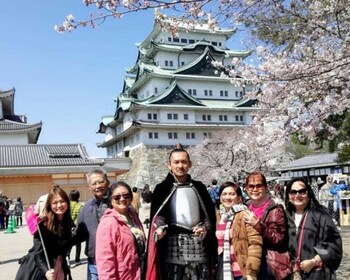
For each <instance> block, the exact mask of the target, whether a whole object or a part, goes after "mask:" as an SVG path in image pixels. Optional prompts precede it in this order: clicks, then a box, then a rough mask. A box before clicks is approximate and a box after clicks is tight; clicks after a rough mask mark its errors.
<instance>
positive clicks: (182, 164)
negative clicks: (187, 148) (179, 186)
mask: <svg viewBox="0 0 350 280" xmlns="http://www.w3.org/2000/svg"><path fill="white" fill-rule="evenodd" d="M191 166H192V163H191V161H190V160H189V159H188V156H187V153H186V152H173V153H172V155H171V157H170V159H169V162H168V168H169V169H170V170H171V171H172V173H173V174H174V176H175V177H176V178H177V180H178V181H179V182H181V183H184V182H186V178H187V173H188V171H189V169H190V168H191Z"/></svg>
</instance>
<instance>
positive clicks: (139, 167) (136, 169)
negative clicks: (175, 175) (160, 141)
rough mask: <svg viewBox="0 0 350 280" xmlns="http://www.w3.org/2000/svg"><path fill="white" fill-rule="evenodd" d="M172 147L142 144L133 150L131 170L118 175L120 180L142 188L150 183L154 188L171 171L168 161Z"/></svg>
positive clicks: (131, 153) (131, 152)
mask: <svg viewBox="0 0 350 280" xmlns="http://www.w3.org/2000/svg"><path fill="white" fill-rule="evenodd" d="M172 149H173V147H146V146H145V145H143V144H142V145H140V146H139V147H137V148H135V149H133V150H131V151H130V158H131V160H132V163H131V168H130V170H129V172H127V173H125V174H123V175H120V176H118V180H120V181H125V182H126V183H128V184H129V185H130V186H131V187H138V188H141V189H142V188H143V186H144V185H145V184H148V185H149V186H150V188H151V190H153V189H154V187H155V186H156V184H159V183H160V182H161V181H163V180H164V179H165V177H166V175H167V174H168V172H169V170H168V167H167V162H168V158H169V153H170V152H171V150H172Z"/></svg>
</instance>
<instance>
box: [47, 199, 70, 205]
mask: <svg viewBox="0 0 350 280" xmlns="http://www.w3.org/2000/svg"><path fill="white" fill-rule="evenodd" d="M66 203H67V202H66V201H65V200H59V201H53V202H51V204H53V205H58V204H61V205H62V204H66Z"/></svg>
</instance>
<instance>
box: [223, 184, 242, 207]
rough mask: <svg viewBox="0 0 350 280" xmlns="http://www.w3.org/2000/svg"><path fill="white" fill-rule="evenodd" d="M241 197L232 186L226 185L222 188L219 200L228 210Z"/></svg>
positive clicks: (237, 202)
mask: <svg viewBox="0 0 350 280" xmlns="http://www.w3.org/2000/svg"><path fill="white" fill-rule="evenodd" d="M240 201H241V197H240V196H239V195H238V194H237V192H236V189H235V188H234V187H226V188H224V189H223V190H222V192H221V195H220V202H221V204H222V205H223V206H224V207H225V209H226V211H228V210H229V209H230V208H231V207H232V206H233V205H236V204H239V203H240Z"/></svg>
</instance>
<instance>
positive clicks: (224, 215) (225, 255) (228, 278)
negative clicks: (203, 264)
mask: <svg viewBox="0 0 350 280" xmlns="http://www.w3.org/2000/svg"><path fill="white" fill-rule="evenodd" d="M246 209H247V207H246V206H245V205H242V204H238V205H234V206H232V208H231V209H230V210H229V211H228V212H226V211H225V209H220V214H221V219H222V221H223V222H227V224H226V229H225V235H224V248H223V252H222V262H223V270H222V271H223V279H224V280H232V271H231V258H230V229H231V225H232V221H233V219H234V217H235V214H236V213H238V212H241V211H243V210H246Z"/></svg>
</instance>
